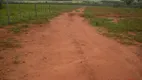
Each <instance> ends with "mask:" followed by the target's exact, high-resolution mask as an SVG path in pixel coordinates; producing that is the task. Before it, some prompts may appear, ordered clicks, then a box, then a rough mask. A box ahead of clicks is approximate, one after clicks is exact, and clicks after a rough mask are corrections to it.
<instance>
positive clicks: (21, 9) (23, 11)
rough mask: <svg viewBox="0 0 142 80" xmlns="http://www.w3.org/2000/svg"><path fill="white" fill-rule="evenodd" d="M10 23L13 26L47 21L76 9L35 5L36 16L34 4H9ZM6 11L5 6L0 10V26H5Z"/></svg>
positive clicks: (69, 6) (66, 6) (62, 6)
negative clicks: (40, 20)
mask: <svg viewBox="0 0 142 80" xmlns="http://www.w3.org/2000/svg"><path fill="white" fill-rule="evenodd" d="M9 8H10V23H11V24H13V23H14V24H15V23H19V22H26V23H30V21H32V22H33V21H34V20H39V19H46V20H49V19H51V18H53V17H55V16H57V15H58V14H60V13H61V12H64V11H69V10H71V9H74V8H76V6H71V5H49V4H37V16H36V14H35V7H34V4H20V6H19V5H18V4H10V5H9ZM7 21H8V19H7V10H6V6H5V7H4V8H3V9H0V25H7Z"/></svg>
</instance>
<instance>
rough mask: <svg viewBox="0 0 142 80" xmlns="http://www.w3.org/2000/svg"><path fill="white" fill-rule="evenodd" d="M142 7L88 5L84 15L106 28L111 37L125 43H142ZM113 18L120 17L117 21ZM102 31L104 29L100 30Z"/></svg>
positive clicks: (94, 24)
mask: <svg viewBox="0 0 142 80" xmlns="http://www.w3.org/2000/svg"><path fill="white" fill-rule="evenodd" d="M140 14H142V9H133V8H112V7H88V8H87V9H86V10H85V13H84V17H86V18H87V19H89V21H90V23H91V24H92V25H93V26H95V27H99V28H105V29H106V30H107V31H106V32H105V33H104V34H105V35H107V36H109V37H113V38H115V39H119V40H120V42H121V43H124V44H134V42H139V43H142V15H140ZM113 19H118V20H119V21H118V22H117V23H115V22H113ZM100 32H102V31H100ZM130 33H131V34H130Z"/></svg>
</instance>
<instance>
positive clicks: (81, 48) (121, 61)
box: [5, 9, 142, 80]
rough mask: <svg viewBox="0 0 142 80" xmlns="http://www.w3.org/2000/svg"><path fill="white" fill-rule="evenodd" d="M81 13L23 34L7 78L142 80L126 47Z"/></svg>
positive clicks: (29, 79) (53, 21) (136, 60)
mask: <svg viewBox="0 0 142 80" xmlns="http://www.w3.org/2000/svg"><path fill="white" fill-rule="evenodd" d="M79 10H80V12H75V11H73V12H72V13H64V14H62V15H60V16H58V17H56V18H54V19H53V20H52V21H51V22H50V23H49V24H44V25H42V27H40V28H33V29H31V30H30V31H29V32H28V33H27V34H23V35H21V37H20V40H21V41H22V48H17V49H16V50H11V53H14V52H15V54H16V58H13V56H11V58H9V63H12V61H11V59H13V60H15V61H20V64H15V65H14V64H13V65H8V67H9V66H11V67H12V69H10V70H9V71H8V74H7V76H6V77H5V78H6V79H7V80H142V78H141V72H140V61H139V59H138V58H137V56H136V55H135V54H134V53H133V52H132V51H131V50H130V49H129V48H127V47H125V46H123V45H122V44H119V43H117V42H116V41H114V40H111V39H109V38H107V37H104V36H102V35H100V34H98V33H97V32H96V30H95V28H93V27H91V26H90V25H89V24H88V22H87V21H85V20H84V18H83V17H80V14H82V11H83V9H79Z"/></svg>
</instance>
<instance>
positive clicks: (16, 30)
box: [10, 26, 21, 33]
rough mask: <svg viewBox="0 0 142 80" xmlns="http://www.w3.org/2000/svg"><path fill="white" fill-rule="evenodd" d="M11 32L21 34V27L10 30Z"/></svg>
mask: <svg viewBox="0 0 142 80" xmlns="http://www.w3.org/2000/svg"><path fill="white" fill-rule="evenodd" d="M10 31H12V32H13V33H19V32H21V27H19V26H14V27H12V28H11V29H10Z"/></svg>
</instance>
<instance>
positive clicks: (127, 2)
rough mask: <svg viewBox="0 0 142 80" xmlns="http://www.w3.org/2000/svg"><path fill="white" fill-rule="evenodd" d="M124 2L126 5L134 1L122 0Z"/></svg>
mask: <svg viewBox="0 0 142 80" xmlns="http://www.w3.org/2000/svg"><path fill="white" fill-rule="evenodd" d="M122 1H124V2H125V4H126V5H130V4H132V3H133V2H134V0H122Z"/></svg>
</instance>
